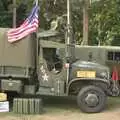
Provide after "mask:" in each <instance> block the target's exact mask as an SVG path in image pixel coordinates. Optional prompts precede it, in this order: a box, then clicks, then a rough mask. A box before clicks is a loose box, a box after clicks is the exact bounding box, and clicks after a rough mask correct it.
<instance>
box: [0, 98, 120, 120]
mask: <svg viewBox="0 0 120 120" xmlns="http://www.w3.org/2000/svg"><path fill="white" fill-rule="evenodd" d="M48 101H49V100H48ZM50 101H51V102H46V103H45V105H44V113H43V114H41V115H16V114H14V113H12V112H10V113H0V120H120V98H109V99H108V103H107V106H106V109H105V110H104V111H103V112H101V113H96V114H86V113H82V112H81V111H80V110H79V108H78V107H77V105H76V104H75V100H63V99H62V100H57V99H53V100H52V99H50Z"/></svg>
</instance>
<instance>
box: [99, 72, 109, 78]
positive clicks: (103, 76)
mask: <svg viewBox="0 0 120 120" xmlns="http://www.w3.org/2000/svg"><path fill="white" fill-rule="evenodd" d="M108 75H109V74H108V73H107V72H102V73H100V77H102V78H106V79H107V78H108Z"/></svg>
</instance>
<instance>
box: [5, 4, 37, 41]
mask: <svg viewBox="0 0 120 120" xmlns="http://www.w3.org/2000/svg"><path fill="white" fill-rule="evenodd" d="M38 24H39V21H38V5H37V4H35V6H34V7H33V9H32V11H31V13H30V15H29V16H28V18H27V19H26V20H25V21H24V22H23V24H21V25H20V27H18V28H12V29H10V30H9V31H8V33H7V35H8V41H9V42H10V43H13V42H15V41H18V40H20V39H22V38H24V37H25V36H27V35H29V34H31V33H33V32H36V31H37V28H38Z"/></svg>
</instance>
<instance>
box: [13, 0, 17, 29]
mask: <svg viewBox="0 0 120 120" xmlns="http://www.w3.org/2000/svg"><path fill="white" fill-rule="evenodd" d="M13 28H16V0H13Z"/></svg>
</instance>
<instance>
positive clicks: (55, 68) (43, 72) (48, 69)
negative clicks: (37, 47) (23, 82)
mask: <svg viewBox="0 0 120 120" xmlns="http://www.w3.org/2000/svg"><path fill="white" fill-rule="evenodd" d="M64 73H65V70H64V67H63V61H62V59H61V58H59V56H58V55H57V54H56V48H42V53H41V54H40V56H39V73H38V80H39V93H40V94H50V95H56V96H63V95H64V94H65V76H64V75H65V74H64Z"/></svg>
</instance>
